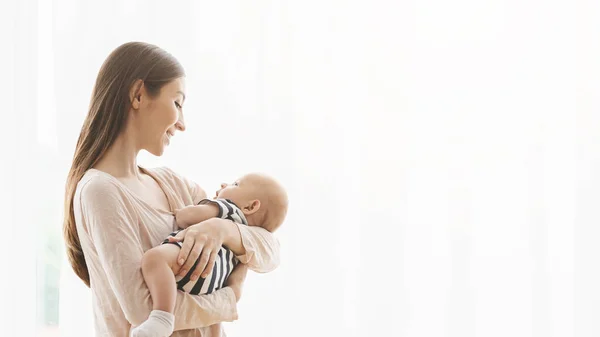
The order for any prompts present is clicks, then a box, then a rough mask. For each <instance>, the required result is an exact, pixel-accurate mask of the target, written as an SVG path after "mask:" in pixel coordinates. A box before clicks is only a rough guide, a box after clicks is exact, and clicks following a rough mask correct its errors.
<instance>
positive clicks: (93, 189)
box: [75, 169, 122, 200]
mask: <svg viewBox="0 0 600 337" xmlns="http://www.w3.org/2000/svg"><path fill="white" fill-rule="evenodd" d="M115 195H122V191H121V188H120V186H119V184H118V182H117V181H116V178H113V177H112V176H110V175H109V174H107V173H104V172H102V171H99V170H96V169H89V170H88V171H87V172H86V173H85V174H84V175H83V177H82V178H81V179H80V180H79V182H78V183H77V188H76V190H75V199H76V200H77V199H82V200H94V199H99V198H106V197H109V196H115Z"/></svg>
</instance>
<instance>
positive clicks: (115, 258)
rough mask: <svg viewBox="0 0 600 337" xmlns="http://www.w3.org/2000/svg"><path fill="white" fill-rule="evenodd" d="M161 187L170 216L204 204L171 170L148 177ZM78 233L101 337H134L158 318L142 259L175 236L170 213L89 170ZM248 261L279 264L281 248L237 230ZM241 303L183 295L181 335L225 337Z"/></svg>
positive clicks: (262, 235)
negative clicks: (153, 313) (140, 327)
mask: <svg viewBox="0 0 600 337" xmlns="http://www.w3.org/2000/svg"><path fill="white" fill-rule="evenodd" d="M145 171H146V172H147V173H148V174H150V175H151V176H152V177H153V178H154V179H155V180H156V181H157V182H158V183H159V185H160V186H161V188H162V189H163V191H164V192H165V194H166V195H167V199H168V201H169V207H170V211H173V210H175V209H178V208H182V207H184V206H187V205H192V204H196V203H198V202H199V201H200V200H201V199H202V198H203V197H204V196H205V193H204V191H203V190H202V189H201V188H200V187H199V186H198V185H197V184H195V183H193V182H191V181H189V180H187V179H185V178H183V177H181V176H179V175H177V174H176V173H174V172H173V171H172V170H170V169H167V168H158V169H145ZM73 205H74V211H75V222H76V224H77V233H78V234H79V238H80V240H81V246H82V248H83V252H84V255H85V261H86V263H87V266H88V270H89V274H90V281H91V291H92V305H93V311H94V325H95V331H96V336H116V337H121V336H122V337H128V336H129V330H130V328H131V326H132V325H139V324H140V323H142V322H143V321H144V320H145V319H146V318H147V317H148V315H149V313H150V311H151V310H152V300H151V298H150V292H149V291H148V288H147V287H146V284H145V283H144V279H143V277H142V272H141V260H142V255H143V254H144V252H145V251H146V250H148V249H150V248H152V247H155V246H156V245H158V244H160V243H161V242H162V241H163V240H164V239H165V237H167V235H168V234H169V233H171V232H172V231H173V230H174V229H175V228H174V221H173V220H174V219H173V213H172V212H166V211H162V210H157V209H155V208H153V207H151V206H150V205H148V204H147V203H145V202H144V201H143V200H141V199H140V198H138V197H137V196H136V195H134V194H133V193H132V192H131V191H130V190H129V189H128V188H127V187H126V186H125V185H124V184H123V183H121V182H120V181H119V180H118V179H116V178H115V177H113V176H111V175H110V174H107V173H105V172H102V171H99V170H95V169H90V170H88V171H87V172H86V174H85V175H84V176H83V178H82V179H81V181H80V182H79V184H78V185H77V190H76V192H75V199H74V201H73ZM238 228H239V230H240V233H241V237H242V242H243V245H244V248H245V249H246V254H244V255H242V256H238V258H239V259H240V261H241V262H242V263H247V264H248V266H249V267H250V269H252V270H255V271H258V272H268V271H271V270H273V269H275V268H276V267H277V266H278V264H279V242H278V241H277V239H276V238H275V237H274V236H273V235H272V234H271V233H269V232H268V231H266V230H264V229H262V228H260V227H254V226H253V227H250V226H243V225H238ZM237 318H238V317H237V309H236V301H235V295H234V294H233V291H232V290H231V289H230V288H223V289H221V290H218V291H216V292H214V293H212V294H209V295H200V296H197V295H190V294H187V293H183V292H181V291H178V292H177V304H176V305H175V333H173V335H172V336H179V337H192V336H193V337H198V336H202V337H215V336H224V335H225V333H224V332H223V330H222V327H221V324H220V322H231V321H234V320H236V319H237Z"/></svg>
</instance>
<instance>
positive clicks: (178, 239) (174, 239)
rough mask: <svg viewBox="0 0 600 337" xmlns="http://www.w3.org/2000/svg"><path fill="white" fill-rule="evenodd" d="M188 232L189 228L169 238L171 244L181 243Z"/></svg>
mask: <svg viewBox="0 0 600 337" xmlns="http://www.w3.org/2000/svg"><path fill="white" fill-rule="evenodd" d="M186 232H187V228H186V229H184V230H181V231H179V233H177V234H175V236H169V237H168V239H169V242H181V241H183V239H184V238H185V233H186Z"/></svg>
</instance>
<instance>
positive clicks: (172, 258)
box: [131, 173, 288, 337]
mask: <svg viewBox="0 0 600 337" xmlns="http://www.w3.org/2000/svg"><path fill="white" fill-rule="evenodd" d="M287 205H288V199H287V194H286V192H285V190H284V189H283V187H282V186H281V185H280V184H279V183H278V182H277V181H275V180H274V179H273V178H271V177H268V176H265V175H262V174H257V173H251V174H247V175H245V176H243V177H241V178H240V179H238V180H237V181H235V182H234V183H233V184H231V185H228V184H221V189H220V190H218V191H217V194H216V197H215V199H204V200H202V201H200V202H199V203H198V205H195V206H187V207H185V208H182V209H180V210H177V211H175V221H176V223H177V226H178V227H179V228H182V229H185V228H187V227H188V226H191V225H194V224H197V223H199V222H202V221H204V220H207V219H209V218H213V217H219V218H223V219H229V220H232V221H235V222H237V223H240V224H244V225H248V226H259V227H262V228H264V229H266V230H268V231H269V232H273V231H275V230H276V229H277V228H279V226H280V225H281V224H282V222H283V220H284V218H285V216H286V214H287ZM177 233H178V232H174V233H171V235H170V236H175V235H176V234H177ZM180 249H181V243H180V242H170V241H169V239H167V240H165V241H164V242H163V245H160V246H158V247H154V248H152V249H150V250H148V251H147V252H146V253H145V255H144V263H142V273H143V275H144V280H145V281H146V284H147V285H148V289H149V290H150V295H151V296H152V302H153V308H152V309H153V310H152V312H151V313H150V317H148V319H147V320H146V321H145V322H143V323H142V324H140V325H139V326H138V327H136V328H134V329H133V330H132V332H131V336H133V337H142V336H144V337H150V336H152V337H154V336H156V337H164V336H170V335H171V334H172V333H173V328H174V321H175V316H173V311H174V308H175V299H176V297H177V289H179V290H182V291H186V292H189V293H191V294H194V295H201V294H210V293H211V292H213V291H215V290H218V289H220V288H222V287H223V285H224V284H225V283H226V280H227V277H228V276H229V274H231V272H232V270H233V267H235V266H236V265H237V264H238V263H239V260H238V259H237V258H236V257H235V256H234V254H233V252H232V251H231V250H229V249H227V248H226V247H224V246H223V247H221V249H220V250H219V252H218V256H217V258H216V260H215V264H214V266H213V270H212V272H211V273H209V274H208V275H207V276H206V278H202V277H200V278H198V279H197V280H196V281H192V280H191V279H190V276H191V274H192V272H193V270H194V268H191V270H190V271H189V272H188V273H187V274H186V275H185V276H184V277H177V278H176V277H175V274H176V273H178V272H179V268H180V267H179V265H178V264H177V262H176V260H177V257H178V255H179V250H180ZM165 285H169V286H165Z"/></svg>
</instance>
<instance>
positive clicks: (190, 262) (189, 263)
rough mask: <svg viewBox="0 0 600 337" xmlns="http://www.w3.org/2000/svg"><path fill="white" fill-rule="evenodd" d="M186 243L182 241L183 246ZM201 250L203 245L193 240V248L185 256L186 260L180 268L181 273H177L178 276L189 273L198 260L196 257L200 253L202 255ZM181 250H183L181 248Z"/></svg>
mask: <svg viewBox="0 0 600 337" xmlns="http://www.w3.org/2000/svg"><path fill="white" fill-rule="evenodd" d="M187 241H188V240H185V241H183V244H184V245H185V243H186V242H187ZM203 249H204V244H203V243H202V242H199V241H195V240H194V246H193V247H192V248H191V249H190V251H189V254H188V255H187V258H186V260H185V263H184V264H183V266H182V267H181V271H180V272H179V275H181V276H185V274H187V272H188V271H190V270H192V268H194V263H196V260H198V256H200V253H202V250H203ZM181 250H183V248H182V249H181ZM180 261H181V259H180Z"/></svg>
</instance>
